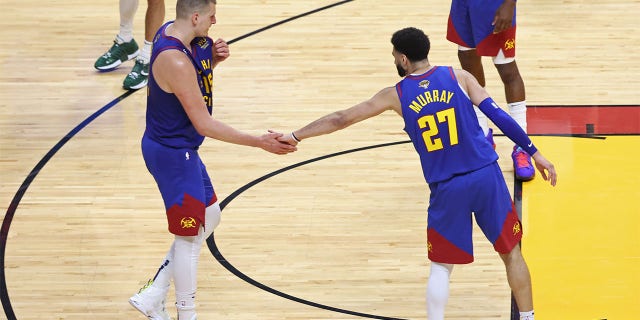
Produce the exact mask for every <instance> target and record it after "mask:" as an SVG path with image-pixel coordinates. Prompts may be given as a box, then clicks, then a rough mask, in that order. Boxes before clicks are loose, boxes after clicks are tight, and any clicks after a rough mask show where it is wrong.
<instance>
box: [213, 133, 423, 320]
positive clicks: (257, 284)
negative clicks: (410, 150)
mask: <svg viewBox="0 0 640 320" xmlns="http://www.w3.org/2000/svg"><path fill="white" fill-rule="evenodd" d="M409 142H411V141H410V140H406V141H397V142H389V143H383V144H378V145H373V146H366V147H361V148H356V149H350V150H345V151H340V152H335V153H332V154H328V155H324V156H320V157H316V158H313V159H309V160H305V161H302V162H298V163H296V164H293V165H290V166H288V167H284V168H281V169H278V170H276V171H273V172H271V173H269V174H266V175H264V176H262V177H260V178H258V179H255V180H253V181H251V182H249V183H247V184H245V185H244V186H242V187H240V188H239V189H237V190H236V191H234V192H233V193H231V194H230V195H229V196H227V197H226V198H225V199H224V200H222V201H221V202H220V210H224V208H225V207H226V206H227V205H228V204H229V203H230V202H231V201H232V200H233V199H235V198H237V197H238V196H239V195H240V194H242V193H243V192H245V191H246V190H248V189H249V188H251V187H253V186H255V185H256V184H258V183H260V182H263V181H265V180H267V179H269V178H271V177H273V176H276V175H278V174H281V173H283V172H286V171H289V170H291V169H294V168H297V167H300V166H303V165H306V164H309V163H313V162H316V161H320V160H324V159H327V158H332V157H336V156H339V155H344V154H348V153H353V152H358V151H363V150H369V149H374V148H381V147H388V146H393V145H397V144H404V143H409ZM214 236H215V231H214V233H213V234H211V236H209V238H207V247H209V251H211V254H212V255H213V256H214V257H215V258H216V260H217V261H218V262H219V263H220V264H221V265H222V266H223V267H224V268H226V269H227V270H228V271H229V272H231V273H233V274H234V275H236V276H237V277H238V278H240V279H242V280H244V281H245V282H247V283H249V284H251V285H253V286H255V287H257V288H259V289H262V290H264V291H267V292H270V293H272V294H275V295H277V296H280V297H282V298H285V299H289V300H292V301H295V302H299V303H302V304H306V305H308V306H312V307H316V308H320V309H325V310H329V311H334V312H339V313H344V314H349V315H353V316H359V317H364V318H371V319H385V320H404V319H402V318H392V317H385V316H379V315H372V314H367V313H362V312H356V311H351V310H346V309H341V308H336V307H331V306H328V305H324V304H320V303H317V302H313V301H309V300H305V299H302V298H298V297H295V296H292V295H290V294H287V293H284V292H282V291H279V290H276V289H274V288H272V287H269V286H266V285H264V284H262V283H260V282H258V281H256V280H254V279H252V278H251V277H249V276H247V275H246V274H244V273H243V272H242V271H240V270H238V269H237V268H236V267H234V266H233V265H232V264H231V263H229V261H227V259H225V258H224V256H223V255H222V253H220V250H219V249H218V247H217V245H216V242H215V237H214Z"/></svg>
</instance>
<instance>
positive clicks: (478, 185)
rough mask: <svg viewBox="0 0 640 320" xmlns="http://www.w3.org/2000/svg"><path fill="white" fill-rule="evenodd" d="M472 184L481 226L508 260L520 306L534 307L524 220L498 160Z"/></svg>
mask: <svg viewBox="0 0 640 320" xmlns="http://www.w3.org/2000/svg"><path fill="white" fill-rule="evenodd" d="M475 177H476V178H477V180H475V181H472V182H471V183H470V185H471V186H472V187H471V188H473V189H474V190H475V191H474V193H475V194H477V195H478V197H476V198H475V202H474V204H473V206H474V211H475V217H476V221H477V223H478V226H479V227H480V229H481V230H482V232H483V233H484V235H485V236H486V237H487V239H488V240H489V241H490V242H491V243H492V244H493V247H494V249H495V250H496V251H497V252H498V254H499V255H500V257H501V258H502V260H503V261H504V264H505V268H506V272H507V280H508V282H509V286H510V287H511V290H512V291H513V293H514V297H515V298H516V302H517V304H518V308H519V309H520V310H523V311H530V312H532V311H533V302H532V298H531V297H532V294H531V277H530V275H529V269H528V268H527V265H526V263H525V261H524V258H523V257H522V254H521V252H520V246H519V245H518V243H519V242H520V240H521V239H522V224H521V222H520V220H519V219H518V215H517V212H516V210H515V207H514V205H513V201H512V200H511V195H510V194H509V190H508V188H507V185H506V183H505V181H504V176H503V175H502V171H501V170H500V167H499V166H498V164H497V163H494V164H493V165H490V166H487V167H485V168H483V169H480V170H478V171H477V174H476V175H475ZM470 191H471V190H470Z"/></svg>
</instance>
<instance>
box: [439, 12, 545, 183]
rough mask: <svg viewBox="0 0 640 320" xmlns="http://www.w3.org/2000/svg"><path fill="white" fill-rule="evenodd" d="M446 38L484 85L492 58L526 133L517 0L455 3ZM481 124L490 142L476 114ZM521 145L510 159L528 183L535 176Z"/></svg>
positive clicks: (489, 133) (481, 118)
mask: <svg viewBox="0 0 640 320" xmlns="http://www.w3.org/2000/svg"><path fill="white" fill-rule="evenodd" d="M447 39H448V40H449V41H451V42H453V43H456V44H458V59H459V60H460V65H461V66H462V69H464V70H466V71H468V72H470V73H471V74H472V75H473V76H474V77H475V78H476V79H477V80H478V82H479V83H480V85H481V86H483V87H484V86H485V79H484V69H483V67H482V57H492V59H493V63H494V65H495V66H496V69H497V70H498V74H499V75H500V79H502V83H503V84H504V92H505V96H506V99H507V106H508V108H509V114H510V115H511V117H513V118H514V120H516V122H517V123H518V125H520V127H521V128H522V129H523V130H524V131H525V132H527V103H526V99H525V87H524V81H523V80H522V77H521V76H520V71H519V70H518V65H517V64H516V61H515V55H516V0H489V1H480V0H452V2H451V11H450V13H449V21H448V24H447ZM476 114H477V116H478V123H479V124H480V127H482V130H483V132H484V134H485V136H486V137H487V139H488V140H489V141H491V142H492V143H493V132H492V130H491V129H489V123H488V119H487V117H486V116H485V115H484V114H482V113H481V112H476ZM521 147H522V146H518V145H516V146H514V147H513V152H512V153H511V158H512V159H513V167H514V171H515V176H516V179H518V180H522V181H529V180H531V179H533V178H534V176H535V169H534V168H533V165H532V164H531V155H530V154H528V153H527V152H526V151H525V150H523V148H521Z"/></svg>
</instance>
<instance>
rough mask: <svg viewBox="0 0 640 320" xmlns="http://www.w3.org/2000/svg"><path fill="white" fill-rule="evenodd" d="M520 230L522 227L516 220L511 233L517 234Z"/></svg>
mask: <svg viewBox="0 0 640 320" xmlns="http://www.w3.org/2000/svg"><path fill="white" fill-rule="evenodd" d="M520 231H522V228H521V227H520V222H519V221H516V223H515V224H514V225H513V235H514V236H515V235H517V234H518V233H520Z"/></svg>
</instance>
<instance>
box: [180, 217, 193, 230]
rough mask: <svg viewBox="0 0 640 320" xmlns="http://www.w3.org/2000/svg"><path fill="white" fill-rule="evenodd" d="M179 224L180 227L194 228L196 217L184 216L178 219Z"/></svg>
mask: <svg viewBox="0 0 640 320" xmlns="http://www.w3.org/2000/svg"><path fill="white" fill-rule="evenodd" d="M180 226H182V229H189V228H195V227H196V219H194V218H192V217H184V218H182V220H180Z"/></svg>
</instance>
